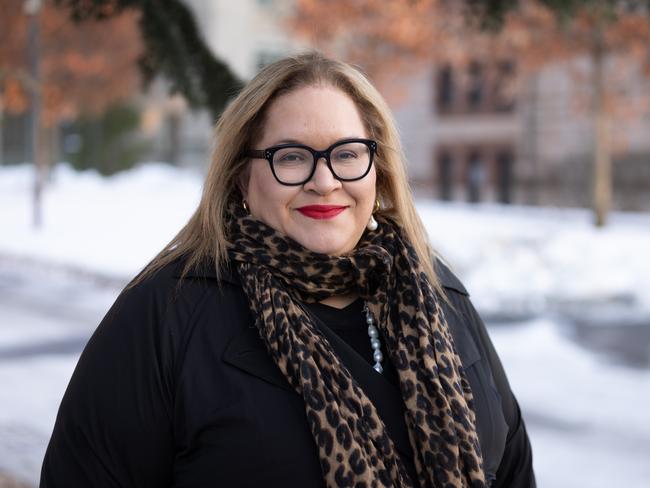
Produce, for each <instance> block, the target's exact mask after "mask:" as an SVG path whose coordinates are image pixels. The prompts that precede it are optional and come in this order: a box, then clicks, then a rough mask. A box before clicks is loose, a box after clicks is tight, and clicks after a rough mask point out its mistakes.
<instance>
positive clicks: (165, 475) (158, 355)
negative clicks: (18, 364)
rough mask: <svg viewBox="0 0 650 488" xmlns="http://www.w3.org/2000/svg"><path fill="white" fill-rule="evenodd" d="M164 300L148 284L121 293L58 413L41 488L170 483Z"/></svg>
mask: <svg viewBox="0 0 650 488" xmlns="http://www.w3.org/2000/svg"><path fill="white" fill-rule="evenodd" d="M159 288H160V287H159ZM165 295H166V293H164V292H163V291H162V290H156V289H155V288H154V287H153V286H151V285H150V284H147V283H144V284H142V285H138V286H136V287H134V288H131V289H129V290H127V291H125V292H123V293H122V294H121V295H120V297H118V299H117V301H116V302H115V304H114V305H113V306H112V307H111V309H110V310H109V312H108V313H107V315H106V316H105V317H104V319H103V320H102V322H101V323H100V325H99V327H98V328H97V330H96V331H95V332H94V334H93V335H92V337H91V338H90V340H89V342H88V344H87V345H86V347H85V349H84V351H83V353H82V354H81V357H80V359H79V361H78V363H77V366H76V368H75V371H74V373H73V375H72V378H71V380H70V383H69V384H68V387H67V390H66V392H65V394H64V397H63V400H62V402H61V405H60V408H59V412H58V415H57V418H56V423H55V426H54V431H53V433H52V437H51V439H50V442H49V445H48V447H47V451H46V454H45V458H44V461H43V466H42V470H41V483H40V486H41V488H58V487H62V488H63V487H66V488H67V487H71V486H79V487H81V486H92V487H97V488H102V487H136V486H137V487H149V486H157V487H160V486H169V485H171V479H172V478H171V477H172V467H173V459H174V450H173V443H172V421H171V418H172V404H173V403H172V397H173V395H172V383H173V382H172V371H171V370H172V367H171V363H172V361H171V358H172V354H171V351H172V345H171V344H172V340H171V338H170V337H169V334H167V333H166V332H165V327H164V326H163V322H164V315H165V308H166V306H167V305H166V304H167V303H168V301H167V299H166V297H165Z"/></svg>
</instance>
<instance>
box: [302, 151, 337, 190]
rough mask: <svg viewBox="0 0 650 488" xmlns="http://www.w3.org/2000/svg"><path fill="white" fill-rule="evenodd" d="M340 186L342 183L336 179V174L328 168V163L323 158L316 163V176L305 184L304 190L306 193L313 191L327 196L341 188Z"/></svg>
mask: <svg viewBox="0 0 650 488" xmlns="http://www.w3.org/2000/svg"><path fill="white" fill-rule="evenodd" d="M340 186H341V181H340V180H337V179H336V178H335V177H334V174H333V173H332V171H330V169H329V167H328V166H327V161H326V160H325V158H324V157H322V158H319V159H318V161H316V169H315V170H314V174H313V176H312V177H311V179H310V180H309V181H308V182H307V183H305V185H304V189H305V191H309V190H312V191H315V192H317V193H319V194H321V195H325V194H327V193H330V192H331V191H333V190H335V189H336V188H340Z"/></svg>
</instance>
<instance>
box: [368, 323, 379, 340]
mask: <svg viewBox="0 0 650 488" xmlns="http://www.w3.org/2000/svg"><path fill="white" fill-rule="evenodd" d="M368 335H369V336H370V337H373V338H377V337H379V331H378V330H377V327H375V326H374V325H370V326H369V327H368Z"/></svg>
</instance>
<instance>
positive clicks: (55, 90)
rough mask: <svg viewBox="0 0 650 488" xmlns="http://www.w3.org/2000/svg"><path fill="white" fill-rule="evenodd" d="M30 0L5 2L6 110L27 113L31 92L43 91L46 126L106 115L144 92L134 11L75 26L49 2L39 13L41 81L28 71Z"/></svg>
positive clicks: (2, 65)
mask: <svg viewBox="0 0 650 488" xmlns="http://www.w3.org/2000/svg"><path fill="white" fill-rule="evenodd" d="M24 3H25V2H24V0H6V1H4V2H3V14H2V15H1V16H0V33H1V34H0V37H1V40H2V42H0V96H1V97H2V101H3V103H4V106H5V109H6V110H8V111H10V112H22V111H24V110H25V109H26V108H27V100H28V96H27V95H28V93H29V92H30V90H31V89H32V88H34V87H36V88H37V89H39V90H40V91H41V96H42V103H43V122H44V123H45V124H46V125H53V124H54V123H56V122H57V121H60V120H63V119H69V118H73V117H75V116H77V115H78V114H81V113H83V114H97V113H101V112H102V111H103V110H104V109H105V108H106V107H107V106H108V105H109V104H111V103H113V102H115V101H117V100H120V99H124V98H126V97H129V96H131V95H132V94H133V92H134V91H135V90H136V89H137V88H138V85H139V72H138V66H137V61H138V58H139V57H140V54H141V52H142V42H141V40H140V34H139V31H138V28H137V20H138V19H137V15H136V14H135V13H133V12H124V13H123V14H121V15H119V16H117V17H113V18H110V19H106V20H102V21H97V20H86V21H83V22H81V23H74V22H73V21H72V20H70V18H69V12H68V11H67V10H66V9H65V8H61V7H56V6H55V5H54V1H53V0H44V1H43V2H42V3H43V4H42V8H41V12H40V15H39V26H40V80H33V79H32V78H31V77H30V75H29V70H28V64H27V60H28V23H29V20H30V19H29V16H28V15H26V13H25V11H24Z"/></svg>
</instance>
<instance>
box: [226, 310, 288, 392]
mask: <svg viewBox="0 0 650 488" xmlns="http://www.w3.org/2000/svg"><path fill="white" fill-rule="evenodd" d="M223 361H224V362H226V363H228V364H230V365H231V366H234V367H236V368H239V369H241V370H242V371H245V372H246V373H249V374H251V375H253V376H257V377H258V378H261V379H263V380H264V381H267V382H269V383H271V384H272V385H275V386H278V387H280V388H283V389H285V390H287V391H290V392H291V393H293V394H295V395H297V394H298V393H297V392H296V390H294V389H293V387H292V386H291V385H290V384H289V382H288V381H287V379H286V378H285V377H284V374H282V371H280V369H279V368H278V366H277V365H276V364H275V363H274V362H273V359H272V358H271V356H269V353H268V352H267V351H266V347H265V346H264V343H263V342H262V339H261V338H260V336H259V333H258V331H257V328H256V327H255V326H254V324H253V322H251V324H250V325H249V326H244V327H242V328H241V331H240V332H239V334H237V335H236V336H235V337H234V338H233V339H232V341H230V343H229V344H228V346H227V347H226V350H225V351H224V354H223Z"/></svg>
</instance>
